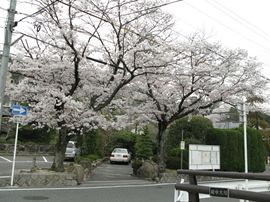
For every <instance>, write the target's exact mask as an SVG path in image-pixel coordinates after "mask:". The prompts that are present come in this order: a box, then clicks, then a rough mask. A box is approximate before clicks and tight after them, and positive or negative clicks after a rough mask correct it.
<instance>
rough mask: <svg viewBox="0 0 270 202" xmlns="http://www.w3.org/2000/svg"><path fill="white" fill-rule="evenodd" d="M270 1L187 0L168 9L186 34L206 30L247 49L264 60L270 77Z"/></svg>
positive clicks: (230, 44) (261, 60)
mask: <svg viewBox="0 0 270 202" xmlns="http://www.w3.org/2000/svg"><path fill="white" fill-rule="evenodd" d="M269 9H270V1H269V0H257V1H255V0H184V1H181V2H178V3H175V4H173V5H170V6H168V7H167V8H166V11H167V12H170V13H173V14H174V16H175V23H176V30H177V32H179V33H181V34H183V35H189V34H190V33H192V32H195V31H202V30H203V31H204V32H205V33H206V34H207V36H210V37H211V38H210V39H211V40H213V41H220V42H221V43H222V44H223V45H224V46H227V47H230V48H242V49H246V50H247V51H248V53H249V55H250V56H256V57H257V58H258V60H259V61H260V62H262V63H264V65H263V67H264V71H263V72H264V73H265V76H267V77H268V78H270V23H269V20H270V11H269Z"/></svg>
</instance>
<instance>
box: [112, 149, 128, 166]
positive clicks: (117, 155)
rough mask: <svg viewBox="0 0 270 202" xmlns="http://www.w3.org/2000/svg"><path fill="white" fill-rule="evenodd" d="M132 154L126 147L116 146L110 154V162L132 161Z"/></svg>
mask: <svg viewBox="0 0 270 202" xmlns="http://www.w3.org/2000/svg"><path fill="white" fill-rule="evenodd" d="M130 159H131V155H130V153H129V152H128V150H127V149H125V148H115V149H114V150H113V151H112V153H111V156H110V163H115V162H119V163H127V164H129V163H130Z"/></svg>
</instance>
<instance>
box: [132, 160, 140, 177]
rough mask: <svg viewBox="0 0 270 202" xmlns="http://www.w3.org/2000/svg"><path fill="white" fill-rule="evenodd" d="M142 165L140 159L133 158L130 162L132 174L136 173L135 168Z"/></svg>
mask: <svg viewBox="0 0 270 202" xmlns="http://www.w3.org/2000/svg"><path fill="white" fill-rule="evenodd" d="M141 166H142V161H141V160H138V159H136V160H133V161H132V164H131V167H132V169H133V174H134V175H137V170H138V169H139V168H140V167H141Z"/></svg>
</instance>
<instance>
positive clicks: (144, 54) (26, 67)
mask: <svg viewBox="0 0 270 202" xmlns="http://www.w3.org/2000/svg"><path fill="white" fill-rule="evenodd" d="M35 4H36V6H37V8H38V9H39V11H40V12H38V13H36V15H33V16H31V17H33V18H32V21H31V23H34V27H31V26H30V28H29V30H27V29H25V31H24V32H23V34H24V38H23V39H22V41H21V45H20V47H18V49H17V50H18V53H17V55H16V58H14V62H13V64H12V66H11V72H12V73H13V74H18V75H21V76H22V78H23V79H22V80H21V81H20V83H19V84H18V85H16V86H15V87H14V88H12V89H10V95H11V96H12V98H13V100H15V101H18V102H26V103H28V104H29V106H30V115H29V116H28V117H27V118H26V119H27V121H28V122H31V123H37V125H38V126H41V127H42V126H43V125H48V126H50V127H52V128H58V129H59V135H58V140H57V144H56V147H55V158H54V163H53V165H52V169H54V170H55V171H64V166H63V161H64V153H65V148H66V145H67V142H68V141H69V140H70V138H71V137H72V136H74V135H77V134H79V133H80V132H81V130H82V129H83V128H85V127H87V128H94V127H97V126H98V127H103V128H106V127H110V126H112V125H113V124H111V122H110V121H111V119H110V116H109V115H108V113H107V109H106V108H107V107H108V106H109V105H111V104H115V103H117V100H119V99H120V97H117V95H118V94H119V92H120V90H121V89H122V88H124V87H125V86H128V85H129V83H131V81H133V80H134V79H135V78H137V77H139V76H144V75H145V73H149V74H151V73H152V72H155V71H156V69H158V68H160V67H163V66H166V65H167V64H168V63H169V61H170V59H171V58H170V57H169V54H164V53H168V52H169V50H170V47H168V46H165V45H164V44H166V43H167V42H168V40H169V34H170V33H169V30H170V27H171V26H172V21H171V20H172V18H171V16H170V15H168V14H166V13H163V12H162V11H161V10H160V7H159V5H161V4H162V1H160V0H153V1H144V0H137V1H133V0H111V1H103V0H61V1H53V0H37V1H35ZM31 28H32V29H31ZM167 49H168V50H167ZM119 120H120V119H119ZM115 126H118V125H117V124H115Z"/></svg>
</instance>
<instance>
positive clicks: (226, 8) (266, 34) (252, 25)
mask: <svg viewBox="0 0 270 202" xmlns="http://www.w3.org/2000/svg"><path fill="white" fill-rule="evenodd" d="M213 1H214V2H215V3H216V4H218V5H220V6H221V7H223V8H224V9H225V10H227V11H229V12H231V13H232V14H234V15H235V16H237V17H238V18H239V19H241V20H242V21H244V22H245V23H246V24H248V25H250V26H251V27H253V28H255V29H257V30H259V31H260V32H261V33H263V34H264V35H265V36H267V37H269V33H266V32H265V31H264V30H262V29H261V28H259V27H258V26H256V25H254V24H252V23H250V22H249V21H247V20H246V19H245V18H243V17H241V16H240V15H238V14H237V13H236V12H234V11H232V10H231V9H229V8H228V7H226V6H224V5H223V4H221V3H220V2H217V1H216V0H213Z"/></svg>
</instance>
